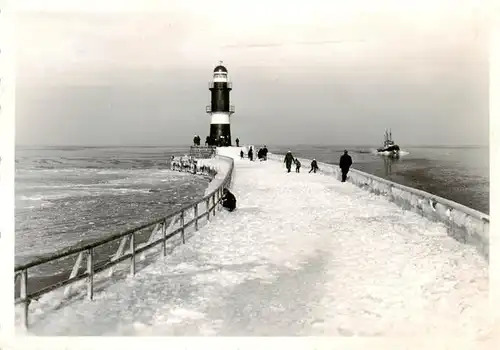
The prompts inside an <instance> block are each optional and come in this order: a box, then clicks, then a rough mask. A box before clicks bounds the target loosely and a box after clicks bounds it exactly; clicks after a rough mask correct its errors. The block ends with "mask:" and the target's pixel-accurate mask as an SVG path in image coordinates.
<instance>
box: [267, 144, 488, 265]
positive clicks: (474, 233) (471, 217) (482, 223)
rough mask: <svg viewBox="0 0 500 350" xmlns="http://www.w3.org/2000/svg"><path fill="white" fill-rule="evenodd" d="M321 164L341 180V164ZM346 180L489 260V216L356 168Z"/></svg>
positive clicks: (279, 157) (304, 161)
mask: <svg viewBox="0 0 500 350" xmlns="http://www.w3.org/2000/svg"><path fill="white" fill-rule="evenodd" d="M297 158H298V159H299V160H300V161H301V162H302V164H303V165H305V166H306V167H307V164H308V163H310V162H311V160H310V159H306V158H301V157H297ZM268 159H272V160H277V161H280V162H283V159H284V155H279V154H272V153H269V154H268ZM318 165H319V168H320V169H321V171H322V172H323V173H326V174H332V175H333V176H334V177H335V178H336V179H339V177H340V169H339V167H338V165H333V164H327V163H322V162H318ZM347 181H348V182H351V183H352V184H354V185H356V186H358V187H360V188H363V189H365V190H368V191H370V192H373V193H375V194H378V195H382V196H386V197H387V198H388V199H389V200H391V201H392V202H394V203H396V204H397V205H399V206H400V207H402V208H404V209H408V210H411V211H414V212H416V213H418V214H420V215H422V216H424V217H427V218H429V219H432V220H434V221H439V222H442V223H444V224H445V225H446V226H447V227H448V228H449V232H448V234H449V235H450V236H452V237H453V238H455V239H456V240H458V241H460V242H463V243H468V244H471V245H473V246H475V247H476V248H477V250H478V251H479V252H480V253H481V254H482V255H483V256H484V257H485V258H486V260H488V259H489V225H490V216H489V215H487V214H485V213H482V212H480V211H478V210H475V209H472V208H469V207H467V206H465V205H462V204H459V203H456V202H453V201H451V200H448V199H445V198H442V197H439V196H436V195H434V194H432V193H428V192H425V191H422V190H417V189H416V188H412V187H408V186H404V185H401V184H398V183H396V182H392V181H389V180H386V179H383V178H380V177H378V176H375V175H372V174H368V173H365V172H363V171H360V170H357V169H352V168H351V169H350V171H349V176H348V179H347Z"/></svg>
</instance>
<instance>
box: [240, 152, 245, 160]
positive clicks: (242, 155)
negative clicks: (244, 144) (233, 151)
mask: <svg viewBox="0 0 500 350" xmlns="http://www.w3.org/2000/svg"><path fill="white" fill-rule="evenodd" d="M240 157H241V159H243V158H244V157H245V153H243V150H241V151H240Z"/></svg>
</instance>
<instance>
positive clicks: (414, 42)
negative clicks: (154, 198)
mask: <svg viewBox="0 0 500 350" xmlns="http://www.w3.org/2000/svg"><path fill="white" fill-rule="evenodd" d="M32 3H33V4H34V5H32ZM48 3H50V1H49V2H47V3H45V8H40V7H39V5H37V2H35V1H33V2H29V1H24V2H22V4H21V5H20V10H21V12H19V15H18V41H17V42H18V61H17V62H18V63H17V64H18V67H17V91H16V99H17V105H16V109H17V110H16V138H17V140H16V143H17V144H20V145H27V144H38V145H40V144H43V145H62V144H64V145H67V144H74V145H169V144H189V143H191V141H192V138H193V135H194V134H199V135H200V136H201V137H202V138H204V137H205V136H206V135H208V132H209V124H210V118H209V115H208V114H206V113H205V106H206V105H207V104H209V90H208V81H209V80H211V79H212V71H213V68H214V66H215V65H216V64H217V62H218V61H219V60H223V61H224V64H225V65H226V67H227V68H228V70H229V75H230V79H231V80H232V81H233V91H232V94H231V104H233V105H235V107H236V113H235V114H234V115H233V116H232V119H231V123H232V127H231V128H232V129H231V130H232V135H233V139H234V138H236V137H239V138H240V140H242V142H244V143H245V142H250V143H269V144H293V143H301V144H332V145H356V144H358V145H378V144H380V143H381V142H382V136H383V132H384V129H385V128H388V127H391V128H392V131H393V136H394V138H395V141H397V142H398V143H400V144H401V145H402V146H403V147H404V145H429V144H441V145H463V144H483V145H484V144H487V143H488V36H487V25H486V22H485V20H484V17H485V15H484V13H485V12H486V11H485V10H484V9H476V8H475V7H474V6H476V5H474V4H475V3H477V1H472V0H471V1H458V0H449V1H437V0H419V1H411V2H410V1H408V2H406V1H387V0H384V1H380V0H379V1H368V0H366V1H361V0H357V1H354V0H349V1H345V0H343V1H336V0H329V1H325V0H308V1H303V0H301V1H286V2H281V1H270V0H265V1H264V0H252V1H234V0H232V1H206V0H203V1H168V2H164V3H163V7H162V8H158V6H156V7H152V6H151V3H155V4H157V3H159V2H158V1H152V2H144V1H140V2H135V3H134V4H133V5H130V4H131V2H130V1H122V2H120V3H121V5H120V7H118V6H116V5H115V6H113V5H112V4H113V3H115V1H111V0H108V1H106V8H103V7H102V6H101V8H99V9H93V8H90V7H87V8H83V7H82V5H79V6H80V8H76V7H75V6H76V5H75V6H73V7H72V6H69V5H67V4H72V3H71V1H69V0H66V7H65V8H63V9H61V8H60V7H57V6H54V7H49V5H47V4H48ZM81 3H82V4H87V6H90V5H88V4H91V3H95V2H94V1H88V2H81ZM165 3H168V6H167V5H165ZM75 4H78V2H75ZM138 4H142V5H138ZM395 4H399V5H397V6H396V5H395ZM139 6H141V7H140V8H139ZM47 9H49V11H47ZM118 9H120V11H121V12H117V11H118ZM41 10H45V11H41Z"/></svg>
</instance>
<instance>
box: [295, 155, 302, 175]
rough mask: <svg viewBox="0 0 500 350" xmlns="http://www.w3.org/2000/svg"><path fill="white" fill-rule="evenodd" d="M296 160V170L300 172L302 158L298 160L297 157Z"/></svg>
mask: <svg viewBox="0 0 500 350" xmlns="http://www.w3.org/2000/svg"><path fill="white" fill-rule="evenodd" d="M294 162H295V172H296V173H300V166H301V164H300V160H298V159H297V158H295V159H294Z"/></svg>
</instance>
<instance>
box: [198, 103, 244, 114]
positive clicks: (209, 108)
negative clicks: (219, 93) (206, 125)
mask: <svg viewBox="0 0 500 350" xmlns="http://www.w3.org/2000/svg"><path fill="white" fill-rule="evenodd" d="M205 111H206V112H207V113H212V105H207V106H206V107H205ZM235 111H236V108H235V107H234V105H229V111H228V112H229V114H234V112H235Z"/></svg>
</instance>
